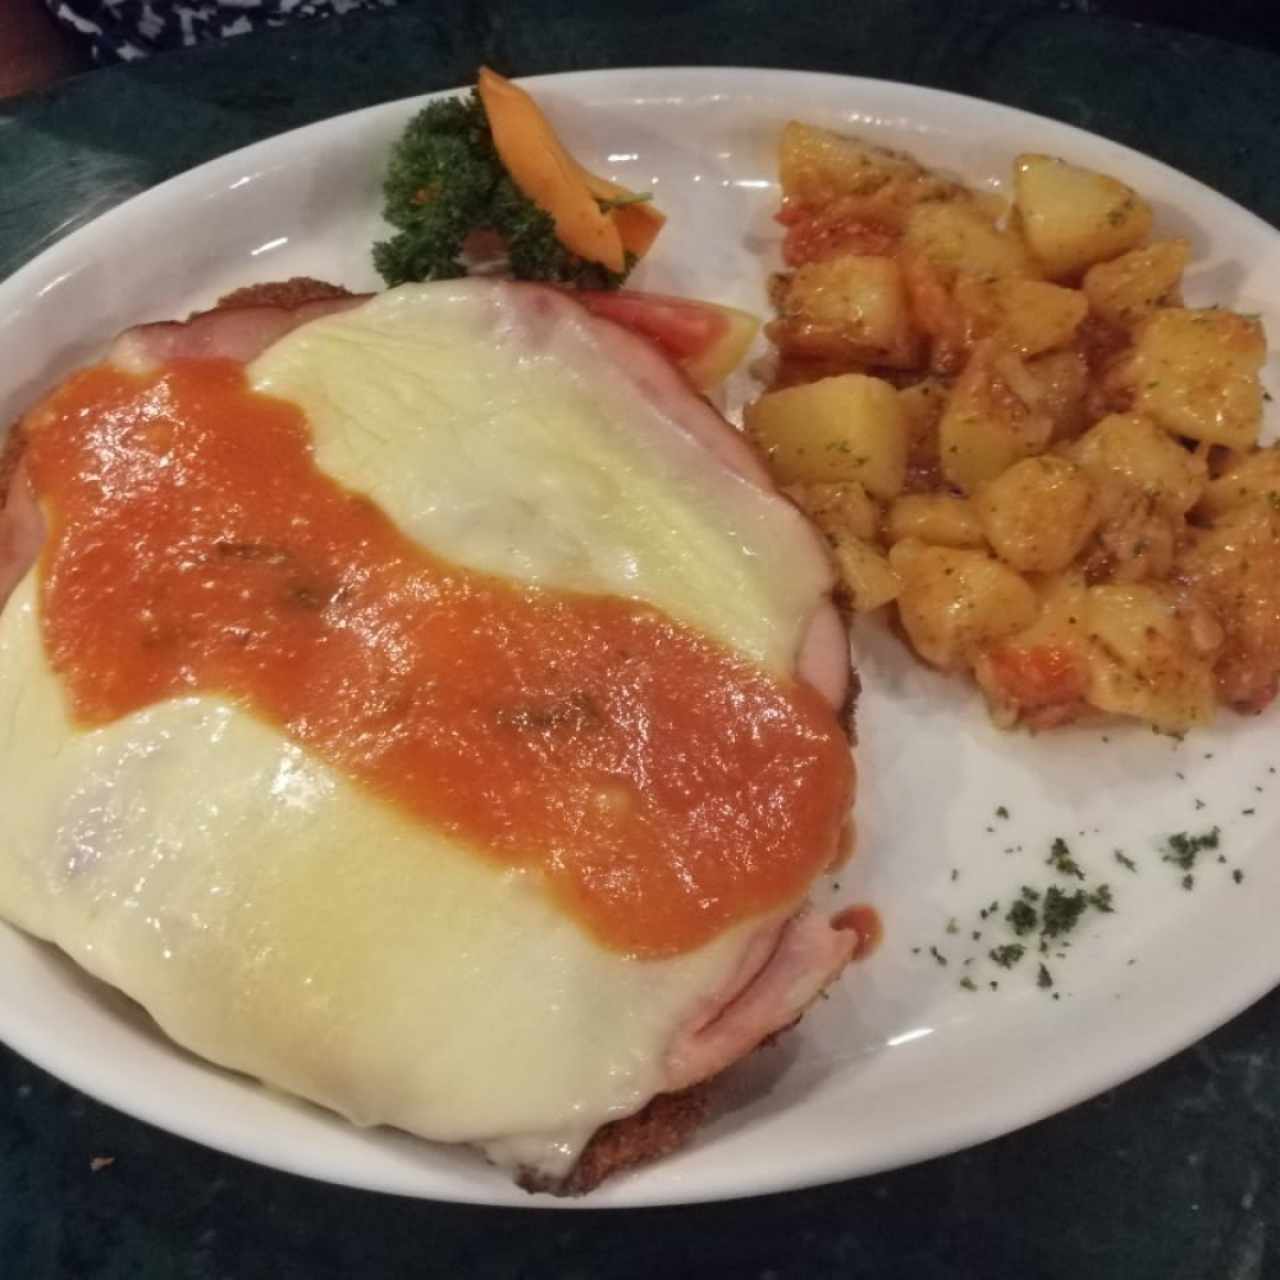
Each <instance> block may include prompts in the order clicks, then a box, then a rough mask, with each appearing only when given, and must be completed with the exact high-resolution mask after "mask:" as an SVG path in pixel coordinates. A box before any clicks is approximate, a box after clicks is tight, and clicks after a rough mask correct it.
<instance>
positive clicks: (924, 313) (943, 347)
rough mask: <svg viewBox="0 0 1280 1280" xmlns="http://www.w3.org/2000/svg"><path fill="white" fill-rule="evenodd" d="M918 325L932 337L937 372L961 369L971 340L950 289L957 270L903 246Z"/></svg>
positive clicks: (931, 352) (905, 275)
mask: <svg viewBox="0 0 1280 1280" xmlns="http://www.w3.org/2000/svg"><path fill="white" fill-rule="evenodd" d="M898 262H899V263H900V264H901V266H902V281H903V284H904V285H905V286H906V290H907V299H908V302H909V304H910V307H911V319H912V322H913V324H914V325H915V328H916V329H917V330H918V331H919V332H920V333H922V334H924V335H925V337H926V338H928V340H929V368H930V370H932V372H934V373H942V374H950V373H955V372H956V371H957V370H959V369H960V368H961V367H962V366H963V364H964V362H965V359H966V357H967V355H968V351H969V346H970V341H969V335H968V334H967V333H966V332H965V323H964V316H963V314H962V313H961V311H960V308H959V307H958V306H956V300H955V297H954V295H953V294H952V291H951V280H952V277H953V276H954V274H955V273H954V271H952V270H950V269H946V270H944V269H943V268H941V267H938V266H937V265H935V264H934V263H932V262H930V261H929V259H928V258H927V257H926V256H925V255H924V254H923V253H920V252H917V251H916V250H914V249H910V248H907V249H903V250H901V251H900V252H899V254H898Z"/></svg>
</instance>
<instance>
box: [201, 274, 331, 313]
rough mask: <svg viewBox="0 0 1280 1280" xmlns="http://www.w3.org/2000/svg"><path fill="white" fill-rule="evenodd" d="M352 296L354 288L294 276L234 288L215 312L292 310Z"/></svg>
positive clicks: (307, 276) (308, 277)
mask: <svg viewBox="0 0 1280 1280" xmlns="http://www.w3.org/2000/svg"><path fill="white" fill-rule="evenodd" d="M353 296H355V294H352V292H351V289H344V288H343V287H342V285H340V284H329V283H328V282H326V280H316V279H312V278H311V276H310V275H294V276H292V278H291V279H288V280H270V282H268V283H266V284H246V285H244V288H243V289H233V291H232V292H230V293H225V294H223V297H220V298H219V300H218V306H216V307H214V308H212V310H214V311H220V310H221V308H223V307H284V310H285V311H292V310H293V308H294V307H301V306H302V305H303V303H306V302H319V301H321V300H324V298H349V297H353Z"/></svg>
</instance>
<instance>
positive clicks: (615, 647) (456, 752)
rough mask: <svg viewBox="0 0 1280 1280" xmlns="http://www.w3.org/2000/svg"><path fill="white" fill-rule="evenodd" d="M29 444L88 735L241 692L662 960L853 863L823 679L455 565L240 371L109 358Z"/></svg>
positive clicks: (57, 634) (53, 649) (618, 940)
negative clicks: (152, 709) (793, 675)
mask: <svg viewBox="0 0 1280 1280" xmlns="http://www.w3.org/2000/svg"><path fill="white" fill-rule="evenodd" d="M26 429H27V431H28V433H29V440H30V444H29V452H28V468H29V473H30V475H31V478H32V482H33V484H34V486H35V489H36V492H37V494H38V496H39V497H40V499H41V501H42V503H43V505H44V508H45V511H46V515H47V518H48V519H49V522H50V529H51V533H50V539H49V543H48V545H47V547H46V550H45V553H44V558H43V561H42V565H41V575H42V576H41V624H42V628H43V634H44V638H45V646H46V650H47V652H48V655H49V658H50V661H51V663H52V665H53V667H54V668H55V670H56V671H57V672H58V673H59V675H60V677H61V679H62V680H63V682H64V684H65V687H66V689H67V691H68V695H69V698H70V703H71V707H72V710H73V714H74V715H75V717H76V718H77V720H78V721H79V722H80V723H81V724H82V725H84V726H85V727H92V726H94V725H99V724H104V723H108V722H111V721H113V720H115V719H117V718H119V717H122V716H124V715H127V714H129V713H131V712H134V711H137V710H140V709H142V708H145V707H146V706H148V705H150V704H153V703H155V702H157V701H160V700H163V699H167V698H173V697H181V696H185V695H192V694H197V693H202V692H203V693H211V694H219V695H223V696H226V697H228V698H230V699H232V700H234V701H236V702H237V703H239V704H240V705H242V706H244V707H246V708H249V709H251V710H252V711H253V713H254V714H256V715H257V716H259V717H260V718H262V719H263V720H265V721H267V722H269V723H272V724H274V725H276V726H278V727H279V728H280V729H281V731H282V732H283V733H284V734H286V735H287V736H288V737H289V738H291V739H292V740H293V741H295V742H297V743H299V744H300V745H302V746H303V747H305V748H306V749H307V750H309V751H311V752H312V753H314V754H315V755H317V756H318V757H319V758H321V759H324V760H325V761H327V762H328V763H329V764H330V765H331V766H332V767H334V768H336V769H338V770H340V771H342V772H344V773H346V774H347V775H348V776H350V777H352V778H354V779H356V780H358V781H359V782H360V783H362V784H363V785H365V786H367V787H368V788H370V789H371V790H373V791H374V792H375V793H377V794H378V795H380V796H381V797H382V798H384V799H385V800H386V801H387V802H389V803H392V804H395V805H397V806H399V807H400V808H402V809H403V810H405V811H407V812H408V813H410V814H412V815H413V816H414V817H415V818H417V819H418V820H420V821H422V822H425V823H429V824H432V825H433V826H434V827H435V828H437V829H439V830H443V831H445V832H447V833H449V834H450V835H451V836H452V837H454V838H456V839H458V840H459V841H462V842H464V843H465V844H466V845H467V846H468V847H470V848H472V849H473V850H474V851H475V853H476V855H477V856H480V857H486V858H489V859H492V860H495V861H496V862H497V863H499V864H500V865H503V866H507V867H511V868H518V869H520V870H521V871H523V872H525V873H527V874H529V875H532V876H536V877H540V878H541V880H542V882H543V883H544V884H545V886H546V888H547V889H548V890H549V891H550V892H551V893H553V894H554V895H555V896H556V898H557V899H558V901H559V902H560V903H561V904H562V906H563V907H564V908H565V909H567V910H568V911H569V912H571V913H572V915H573V916H574V917H575V918H577V919H578V920H579V921H580V922H581V923H582V924H583V925H584V926H585V927H586V928H588V929H589V930H590V931H591V932H592V934H593V935H594V936H596V937H597V938H598V939H599V940H600V941H601V942H602V943H603V944H604V945H606V946H608V947H610V948H613V949H616V950H619V951H626V952H631V953H635V954H638V955H649V956H658V955H668V954H674V953H679V952H682V951H687V950H690V949H692V948H695V947H697V946H699V945H701V944H702V943H704V942H706V941H708V940H709V939H711V938H712V937H714V936H715V935H716V934H717V933H718V932H720V931H721V930H722V929H724V928H726V927H728V926H729V925H730V924H732V923H734V922H735V921H738V920H741V919H744V918H746V917H748V916H751V915H754V914H756V913H759V912H763V911H766V910H770V909H773V908H777V907H780V906H784V905H787V904H788V903H789V902H790V901H793V900H795V899H797V898H798V897H800V896H801V895H803V893H804V891H805V888H806V886H807V884H808V882H809V881H810V879H811V878H812V877H813V875H814V874H815V873H816V872H818V871H819V870H821V869H822V867H823V866H824V865H825V864H826V863H827V861H828V860H829V859H830V857H831V855H832V853H833V851H834V849H835V846H836V841H837V837H838V834H839V829H840V826H841V823H842V821H843V819H844V817H845V813H846V811H847V807H848V803H849V800H850V797H851V793H852V785H853V774H852V762H851V760H850V758H849V751H848V746H847V743H846V741H845V738H844V736H843V734H842V733H841V732H840V730H839V728H838V726H837V724H836V721H835V717H834V714H833V713H832V711H831V709H830V708H829V707H828V706H827V704H826V703H825V702H824V701H823V700H822V699H821V697H820V696H819V695H818V694H817V693H816V692H814V691H813V690H812V689H810V688H809V687H808V686H807V685H804V684H800V683H797V682H794V681H790V680H779V679H777V678H775V677H773V676H772V675H770V674H769V673H767V672H764V671H762V670H760V669H758V668H756V667H754V666H752V665H751V664H749V663H747V662H745V661H744V660H742V659H740V658H738V657H737V656H735V655H734V654H732V653H731V652H729V651H727V650H725V649H724V648H722V647H720V646H718V645H716V644H714V643H712V642H711V641H709V640H707V639H706V638H705V637H703V636H701V635H699V634H698V633H697V632H695V631H693V630H692V629H690V628H687V627H683V626H680V625H677V624H676V623H674V622H672V621H671V620H670V619H669V618H667V617H666V616H665V615H663V614H662V613H660V612H659V611H657V610H655V609H653V608H652V607H650V606H648V605H643V604H639V603H636V602H634V601H630V600H625V599H621V598H618V597H613V596H592V595H583V594H576V593H572V592H564V591H550V590H539V589H535V588H530V587H526V586H522V585H517V584H514V583H512V582H508V581H506V580H503V579H500V578H496V577H493V576H490V575H487V574H483V573H479V572H475V571H472V570H469V569H465V568H462V567H459V566H457V565H455V564H451V563H449V562H447V561H445V560H442V559H441V558H439V557H437V556H434V555H433V554H432V553H431V552H430V551H429V550H427V549H425V548H424V547H422V546H421V545H419V544H418V543H416V542H414V541H413V540H411V539H409V538H407V537H406V536H405V535H404V534H402V533H401V532H400V531H399V530H398V529H397V528H396V527H395V526H394V525H393V524H392V523H391V521H390V520H389V519H388V518H387V517H386V515H385V514H383V512H382V511H381V510H379V509H378V508H377V507H376V506H375V505H374V504H373V503H372V502H370V501H369V500H368V499H367V498H364V497H362V496H361V495H359V494H357V493H353V492H351V491H349V490H347V489H345V488H343V487H342V486H340V485H339V484H337V483H336V482H335V481H334V480H332V479H330V478H329V477H327V476H326V475H325V474H323V473H322V472H321V471H319V470H318V469H317V468H316V466H315V464H314V462H313V459H312V455H311V448H310V438H309V431H308V428H307V423H306V421H305V418H304V416H303V414H302V413H301V411H300V410H299V409H298V408H297V407H296V406H295V405H292V404H290V403H288V402H286V401H283V400H279V399H274V398H272V397H269V396H265V395H261V394H259V393H256V392H254V391H252V390H251V389H250V388H249V387H248V386H247V384H246V381H245V375H244V371H243V368H242V367H241V366H240V365H238V364H234V363H232V362H229V361H215V360H180V361H173V362H171V363H170V364H169V365H167V366H165V367H163V368H162V369H161V370H160V371H158V372H157V373H154V374H151V375H148V376H138V375H134V374H130V373H126V372H123V371H120V370H118V369H115V368H113V367H110V366H105V365H102V366H97V367H94V368H92V369H89V370H86V371H84V372H82V373H80V374H77V375H75V376H73V377H72V378H71V379H69V380H68V381H67V382H66V383H65V384H63V386H62V387H61V388H60V389H59V390H57V391H56V392H55V393H54V394H53V395H52V396H51V397H50V398H49V399H48V400H46V401H45V402H44V404H43V405H41V406H40V407H39V408H38V409H37V410H35V411H34V412H33V413H32V414H31V415H30V416H29V418H28V420H27V423H26ZM368 856H369V857H377V850H376V849H370V850H369V851H368Z"/></svg>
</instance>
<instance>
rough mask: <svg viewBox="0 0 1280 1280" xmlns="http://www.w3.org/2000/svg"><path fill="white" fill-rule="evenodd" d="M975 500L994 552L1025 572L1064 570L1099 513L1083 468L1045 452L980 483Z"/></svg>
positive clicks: (1078, 549) (1079, 548)
mask: <svg viewBox="0 0 1280 1280" xmlns="http://www.w3.org/2000/svg"><path fill="white" fill-rule="evenodd" d="M973 505H974V510H975V511H976V512H977V515H978V519H979V521H980V522H981V524H982V531H983V533H984V534H985V535H986V538H987V541H988V542H989V543H990V544H991V546H992V548H993V549H994V551H995V552H996V554H997V555H998V556H999V557H1000V558H1001V559H1002V560H1004V561H1006V562H1007V563H1008V564H1011V565H1012V566H1013V567H1014V568H1015V569H1018V570H1020V571H1021V572H1023V573H1054V572H1056V571H1057V570H1059V569H1065V568H1066V567H1067V565H1069V564H1070V563H1071V561H1072V560H1074V559H1075V558H1076V556H1077V555H1078V554H1079V553H1080V550H1081V549H1082V548H1083V547H1084V544H1085V543H1086V542H1087V541H1088V540H1089V537H1090V535H1091V534H1092V533H1093V531H1094V529H1095V528H1097V525H1098V520H1099V518H1100V515H1101V513H1100V511H1099V509H1098V502H1097V497H1096V494H1095V493H1094V488H1093V485H1092V484H1091V483H1090V482H1089V477H1088V476H1087V475H1086V474H1085V473H1084V471H1082V470H1081V469H1080V468H1079V467H1077V466H1076V465H1075V464H1074V463H1071V462H1068V461H1067V460H1066V459H1065V458H1057V457H1053V456H1052V455H1049V454H1046V455H1044V456H1043V457H1039V458H1024V459H1023V460H1022V461H1021V462H1015V463H1014V464H1013V466H1011V467H1010V468H1009V469H1008V470H1007V471H1004V472H1002V473H1001V474H1000V475H998V476H997V477H996V478H995V479H994V480H991V481H990V482H988V483H987V484H985V485H983V487H982V488H981V489H980V490H979V491H978V495H977V497H976V498H975V499H974V502H973Z"/></svg>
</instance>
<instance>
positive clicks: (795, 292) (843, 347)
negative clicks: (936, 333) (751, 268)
mask: <svg viewBox="0 0 1280 1280" xmlns="http://www.w3.org/2000/svg"><path fill="white" fill-rule="evenodd" d="M779 311H780V317H779V320H778V322H777V323H776V324H775V325H773V326H771V327H770V333H771V336H773V337H774V339H775V341H777V343H778V345H779V346H780V347H781V348H782V349H783V351H784V352H786V353H788V354H792V355H799V356H806V357H815V358H824V357H830V356H839V357H842V358H846V359H848V360H851V361H858V362H860V363H863V364H876V365H888V366H890V367H892V368H910V367H911V366H912V365H913V364H914V363H915V362H916V358H917V355H916V351H917V342H916V335H915V330H914V329H913V327H912V324H911V313H910V310H909V307H908V303H907V293H906V288H905V286H904V284H903V280H902V270H901V268H900V267H899V266H898V264H897V262H896V261H895V260H894V259H893V258H883V257H863V256H860V255H857V254H840V255H838V256H837V257H834V258H825V259H823V260H822V261H821V262H809V263H806V264H805V265H804V266H802V267H798V268H797V269H796V271H795V273H794V274H793V275H792V277H791V279H790V282H789V283H788V285H787V288H786V292H785V294H784V295H783V297H782V299H781V303H780V306H779Z"/></svg>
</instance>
